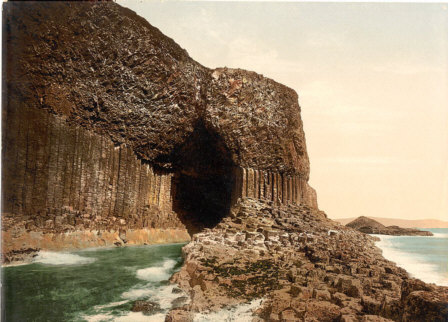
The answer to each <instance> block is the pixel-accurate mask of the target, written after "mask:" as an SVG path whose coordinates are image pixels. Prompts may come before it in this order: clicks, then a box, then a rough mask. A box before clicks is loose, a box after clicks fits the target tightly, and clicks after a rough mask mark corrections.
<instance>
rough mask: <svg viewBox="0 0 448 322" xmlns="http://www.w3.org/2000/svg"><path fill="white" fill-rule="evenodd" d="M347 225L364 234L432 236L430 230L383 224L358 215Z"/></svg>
mask: <svg viewBox="0 0 448 322" xmlns="http://www.w3.org/2000/svg"><path fill="white" fill-rule="evenodd" d="M346 226H347V227H351V228H354V229H356V230H358V231H360V232H362V233H365V234H377V235H393V236H433V233H432V232H430V231H425V230H419V229H414V228H401V227H398V226H384V225H383V224H381V223H379V222H378V221H376V220H374V219H371V218H368V217H364V216H361V217H358V218H356V219H355V220H353V221H351V222H349V223H348V224H346Z"/></svg>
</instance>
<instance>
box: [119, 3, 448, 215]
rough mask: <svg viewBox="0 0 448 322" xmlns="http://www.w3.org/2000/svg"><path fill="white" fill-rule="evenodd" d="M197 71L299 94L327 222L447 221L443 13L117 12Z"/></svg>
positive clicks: (446, 35) (171, 8)
mask: <svg viewBox="0 0 448 322" xmlns="http://www.w3.org/2000/svg"><path fill="white" fill-rule="evenodd" d="M118 3H119V4H121V5H123V6H126V7H129V8H131V9H132V10H134V11H136V12H137V13H138V14H139V15H141V16H143V17H144V18H146V19H147V20H148V21H149V22H150V23H151V24H152V25H154V26H156V27H157V28H159V29H160V30H161V31H162V32H163V33H164V34H166V35H167V36H169V37H171V38H173V39H174V40H175V41H176V42H177V43H178V44H179V45H180V46H182V47H183V48H185V49H186V50H187V51H188V53H189V54H190V56H191V57H192V58H193V59H195V60H196V61H198V62H200V63H201V64H203V65H205V66H207V67H210V68H214V67H221V66H228V67H238V68H243V69H248V70H254V71H256V72H258V73H261V74H264V75H265V76H267V77H270V78H273V79H275V80H276V81H279V82H281V83H284V84H286V85H288V86H290V87H292V88H293V89H295V90H296V91H297V92H298V94H299V103H300V105H301V107H302V118H303V120H304V124H305V133H306V138H307V145H308V152H309V154H310V160H311V179H310V183H311V185H312V186H314V187H315V188H316V190H317V194H318V201H319V206H320V208H321V209H322V210H324V211H326V212H327V214H328V215H329V216H330V217H333V218H337V217H354V216H359V215H367V216H378V217H396V218H408V219H413V218H437V219H442V220H448V5H447V4H423V3H408V4H404V3H398V4H389V3H351V4H350V3H292V2H287V3H273V2H257V3H253V2H226V3H224V2H147V1H129V0H127V1H118Z"/></svg>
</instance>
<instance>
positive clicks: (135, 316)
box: [113, 312, 165, 322]
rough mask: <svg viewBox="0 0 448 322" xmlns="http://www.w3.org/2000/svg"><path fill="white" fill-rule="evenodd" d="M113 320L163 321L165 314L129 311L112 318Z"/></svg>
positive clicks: (132, 321)
mask: <svg viewBox="0 0 448 322" xmlns="http://www.w3.org/2000/svg"><path fill="white" fill-rule="evenodd" d="M113 321H114V322H165V314H164V313H157V314H154V315H149V316H148V315H144V314H143V313H141V312H129V313H128V314H126V315H122V316H119V317H116V318H114V319H113Z"/></svg>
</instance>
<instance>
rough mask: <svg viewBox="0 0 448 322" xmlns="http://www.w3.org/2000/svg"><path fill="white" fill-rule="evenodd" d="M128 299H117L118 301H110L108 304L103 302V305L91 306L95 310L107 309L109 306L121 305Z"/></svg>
mask: <svg viewBox="0 0 448 322" xmlns="http://www.w3.org/2000/svg"><path fill="white" fill-rule="evenodd" d="M128 302H129V300H124V301H119V302H112V303H108V304H103V305H95V306H94V307H93V308H94V309H95V310H97V311H99V310H102V309H107V308H110V307H114V306H119V305H123V304H125V303H128Z"/></svg>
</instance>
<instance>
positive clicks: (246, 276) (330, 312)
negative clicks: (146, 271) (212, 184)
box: [167, 198, 448, 321]
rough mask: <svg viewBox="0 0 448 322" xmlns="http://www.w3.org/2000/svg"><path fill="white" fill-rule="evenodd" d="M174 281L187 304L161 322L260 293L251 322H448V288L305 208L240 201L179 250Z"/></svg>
mask: <svg viewBox="0 0 448 322" xmlns="http://www.w3.org/2000/svg"><path fill="white" fill-rule="evenodd" d="M183 256H184V260H185V263H184V266H183V267H182V269H181V270H180V272H178V273H176V274H175V275H174V276H173V277H172V282H175V283H178V284H179V286H180V287H181V288H182V289H183V290H184V291H186V292H187V293H188V294H190V297H191V302H190V303H189V304H187V305H185V306H184V307H181V308H177V309H174V310H172V311H171V312H170V313H169V315H168V316H167V321H188V320H191V319H192V317H193V313H194V312H203V311H216V310H219V309H221V308H224V307H229V306H232V305H238V304H242V303H247V302H249V301H251V300H254V299H257V298H262V299H263V303H262V305H261V306H260V307H259V308H258V309H257V310H256V311H255V313H254V316H253V320H252V321H391V320H392V321H446V320H447V318H448V288H446V287H439V286H436V285H434V284H431V285H429V284H425V283H423V282H422V281H420V280H417V279H414V278H410V277H409V275H408V274H407V273H406V271H405V270H403V269H401V268H399V267H397V266H396V265H395V264H394V263H392V262H390V261H387V260H386V259H384V258H383V257H382V256H381V251H380V250H379V249H378V248H377V247H375V246H374V237H371V236H368V235H365V234H362V233H360V232H357V231H355V230H354V229H351V228H348V227H344V226H342V225H340V224H338V223H335V222H333V221H331V220H330V219H327V218H326V215H325V213H324V212H322V211H319V210H315V209H312V208H309V207H306V206H296V205H287V206H273V205H272V203H271V202H263V201H260V200H254V199H250V198H244V199H242V200H240V201H239V203H238V204H237V206H235V207H234V208H233V209H232V211H231V214H230V215H229V216H227V217H226V218H224V219H223V221H222V222H221V223H220V224H219V225H218V226H216V227H215V228H213V229H207V230H205V231H204V232H202V233H199V234H196V235H194V237H193V241H192V242H190V243H189V244H188V245H186V246H185V247H184V248H183Z"/></svg>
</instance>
